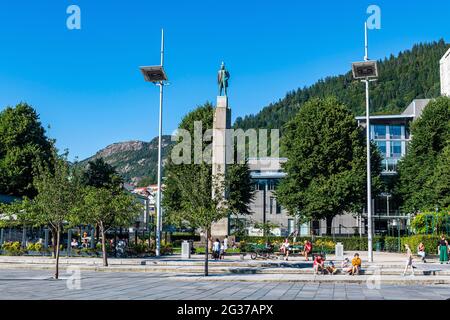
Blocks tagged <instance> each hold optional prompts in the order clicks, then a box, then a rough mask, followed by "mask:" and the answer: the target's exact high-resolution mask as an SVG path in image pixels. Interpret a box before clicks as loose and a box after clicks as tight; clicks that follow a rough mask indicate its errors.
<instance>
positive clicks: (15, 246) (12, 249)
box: [2, 241, 24, 256]
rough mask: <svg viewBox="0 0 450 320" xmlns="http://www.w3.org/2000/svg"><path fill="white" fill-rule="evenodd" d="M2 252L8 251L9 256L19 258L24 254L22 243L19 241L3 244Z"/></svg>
mask: <svg viewBox="0 0 450 320" xmlns="http://www.w3.org/2000/svg"><path fill="white" fill-rule="evenodd" d="M2 250H4V251H6V253H7V254H8V255H12V256H17V255H21V254H23V253H24V251H23V249H22V246H21V243H20V242H19V241H14V242H12V241H8V242H5V243H3V245H2Z"/></svg>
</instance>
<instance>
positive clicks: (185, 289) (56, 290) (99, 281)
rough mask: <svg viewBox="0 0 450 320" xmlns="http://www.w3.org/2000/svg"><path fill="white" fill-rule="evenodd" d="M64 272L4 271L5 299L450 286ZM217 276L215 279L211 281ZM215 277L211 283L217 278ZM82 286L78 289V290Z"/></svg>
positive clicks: (383, 294) (401, 294) (433, 292)
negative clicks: (375, 285)
mask: <svg viewBox="0 0 450 320" xmlns="http://www.w3.org/2000/svg"><path fill="white" fill-rule="evenodd" d="M73 275H74V274H73V273H70V274H68V273H66V271H65V270H62V271H61V279H59V280H54V279H52V278H51V276H52V272H51V271H50V270H11V269H9V270H8V269H0V292H1V299H8V300H9V299H50V300H53V299H57V300H58V299H62V300H103V299H107V300H109V299H114V300H117V299H119V300H128V299H132V300H136V299H139V300H141V299H150V300H152V299H164V300H166V299H170V300H210V299H217V300H241V299H250V300H253V299H254V300H278V299H282V300H331V299H333V300H374V299H375V300H398V299H401V300H405V299H406V300H423V299H433V300H445V299H450V285H429V286H427V285H423V286H419V285H408V286H405V285H381V286H380V288H379V289H369V288H368V287H367V285H366V284H344V283H340V284H339V283H314V282H308V283H302V282H244V281H220V280H219V279H216V280H215V281H209V280H208V281H205V280H203V281H202V280H199V277H198V276H197V277H192V279H189V277H186V276H181V275H177V274H163V273H140V272H120V273H117V272H92V271H82V272H81V274H80V276H81V277H80V281H79V282H77V281H72V280H74V278H73ZM212 277H214V276H212ZM212 277H211V278H212ZM78 285H79V286H78Z"/></svg>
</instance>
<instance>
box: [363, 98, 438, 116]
mask: <svg viewBox="0 0 450 320" xmlns="http://www.w3.org/2000/svg"><path fill="white" fill-rule="evenodd" d="M429 102H430V99H414V100H413V101H412V102H411V103H410V104H409V105H408V106H407V107H406V109H405V110H404V111H403V112H402V113H401V114H382V115H373V116H370V117H369V118H370V120H402V119H405V120H407V119H411V120H414V119H416V118H418V117H420V115H421V114H422V111H423V109H424V108H425V107H426V106H427V104H428V103H429ZM355 118H356V120H359V121H365V120H366V116H357V117H355Z"/></svg>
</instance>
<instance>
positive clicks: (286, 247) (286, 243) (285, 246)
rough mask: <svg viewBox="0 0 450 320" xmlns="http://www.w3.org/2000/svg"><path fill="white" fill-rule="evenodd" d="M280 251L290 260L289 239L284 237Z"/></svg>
mask: <svg viewBox="0 0 450 320" xmlns="http://www.w3.org/2000/svg"><path fill="white" fill-rule="evenodd" d="M280 251H281V252H282V253H283V254H284V256H285V259H286V260H288V257H289V239H288V238H286V239H284V242H283V244H282V245H281V248H280Z"/></svg>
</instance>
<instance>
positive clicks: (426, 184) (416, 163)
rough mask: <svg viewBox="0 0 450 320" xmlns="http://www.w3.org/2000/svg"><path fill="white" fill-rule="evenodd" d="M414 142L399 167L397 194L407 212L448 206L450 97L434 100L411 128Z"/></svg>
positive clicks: (449, 181) (449, 182)
mask: <svg viewBox="0 0 450 320" xmlns="http://www.w3.org/2000/svg"><path fill="white" fill-rule="evenodd" d="M411 135H412V140H411V142H410V144H409V145H408V152H407V154H406V155H405V157H404V158H403V159H402V160H401V161H400V163H399V165H398V174H399V178H398V182H397V185H396V192H397V193H398V194H399V195H400V197H401V199H402V209H403V210H404V211H405V212H411V213H414V212H418V211H433V210H435V208H436V206H439V205H441V206H444V207H445V206H448V185H449V184H450V180H449V174H448V163H449V162H448V161H449V160H448V153H449V151H448V146H449V144H450V98H446V97H440V98H438V99H436V100H433V101H431V102H430V103H429V104H428V105H427V106H426V107H425V108H424V110H423V112H422V115H421V117H420V118H419V119H417V120H415V121H414V122H413V123H412V125H411Z"/></svg>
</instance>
